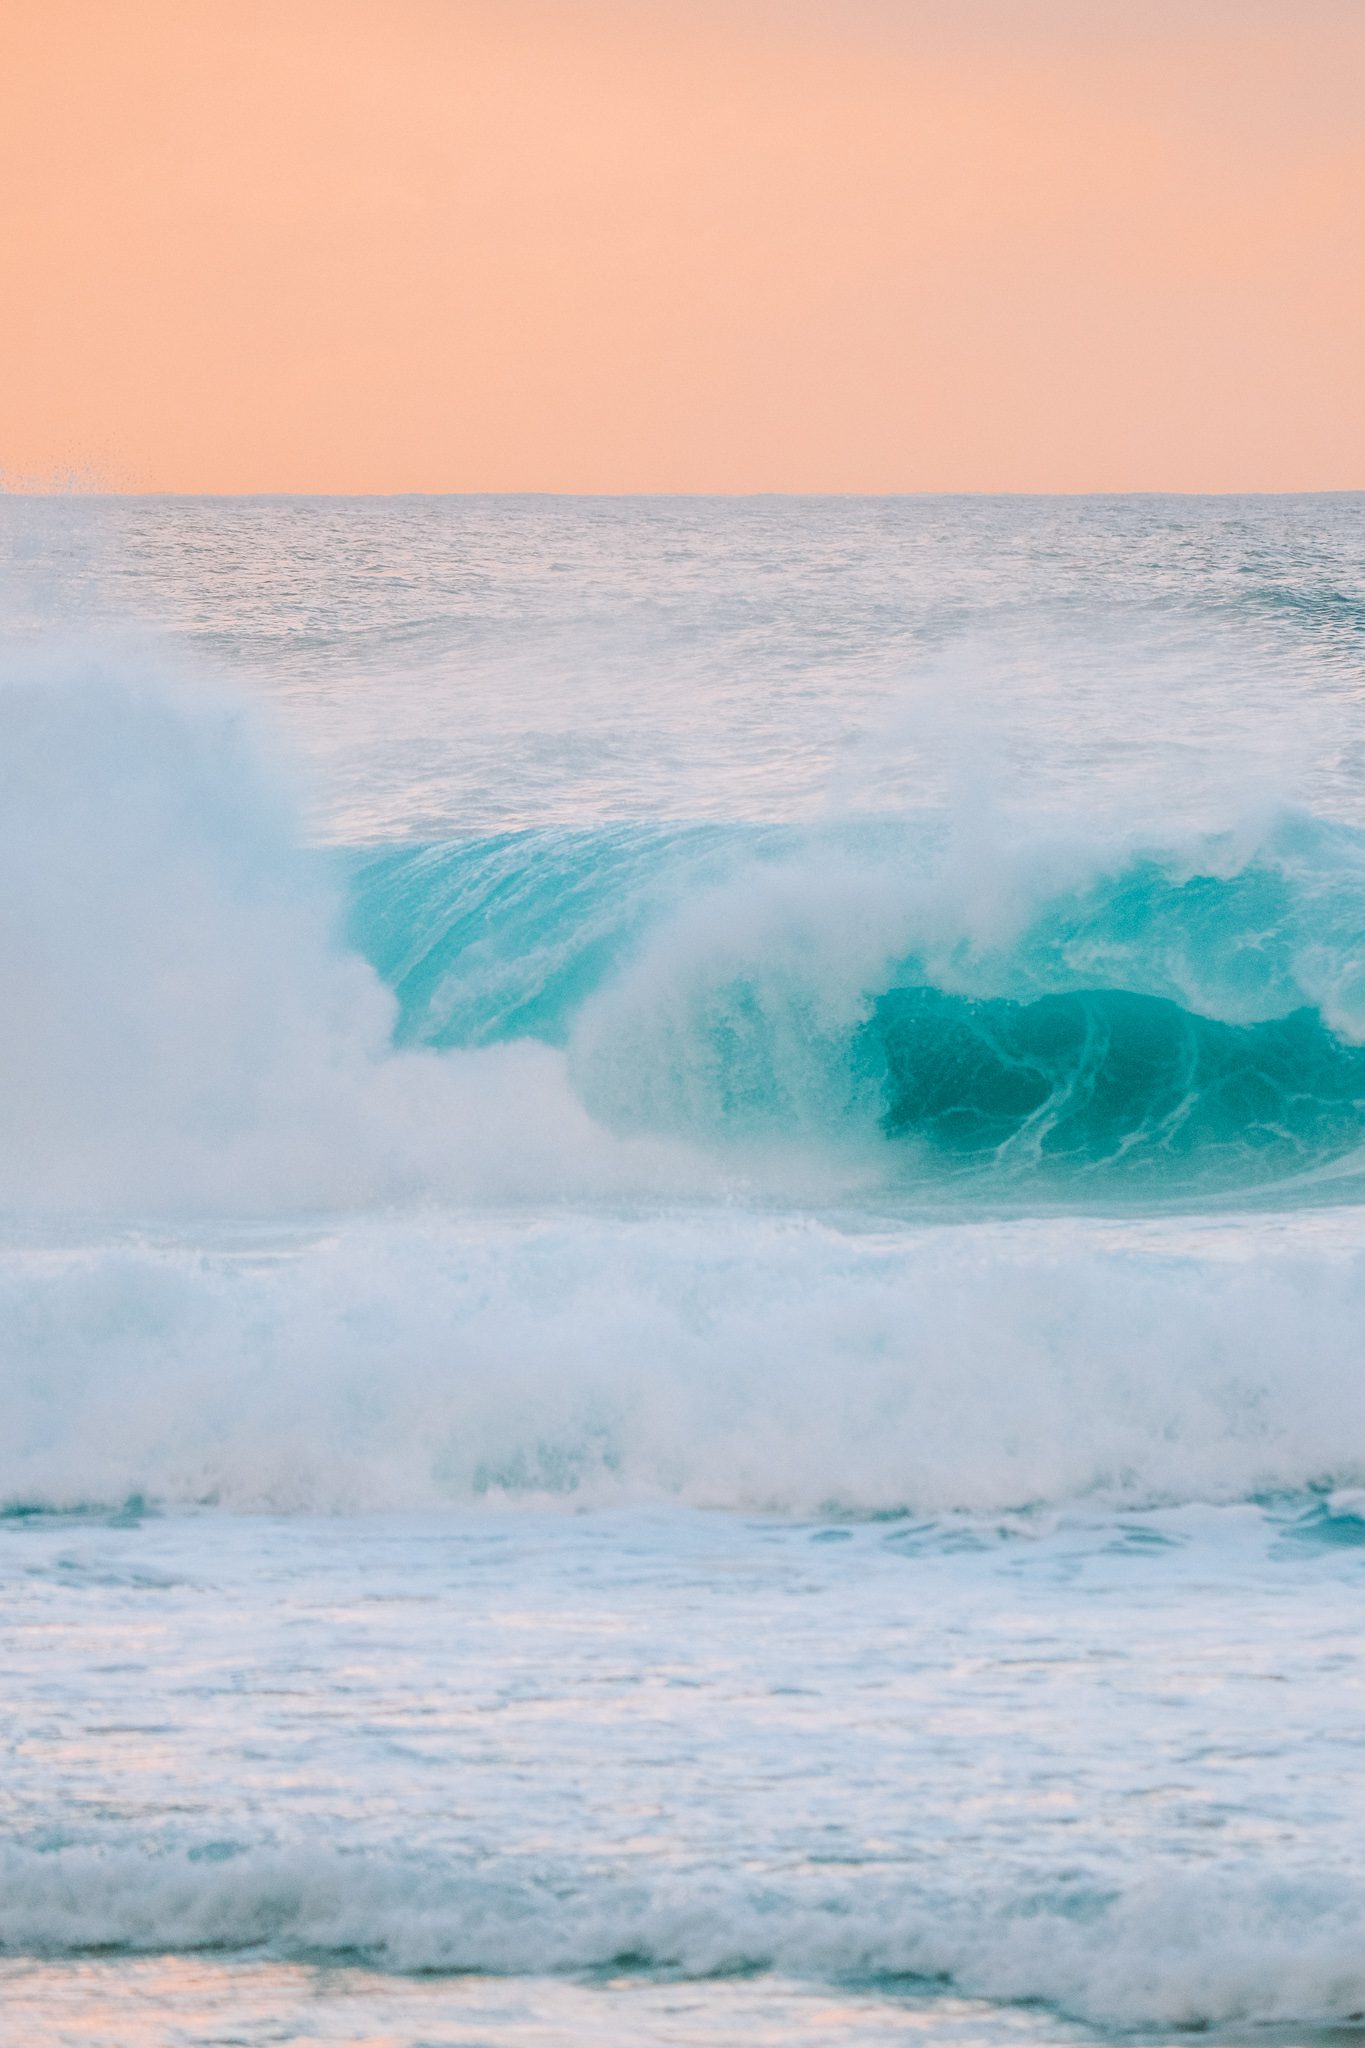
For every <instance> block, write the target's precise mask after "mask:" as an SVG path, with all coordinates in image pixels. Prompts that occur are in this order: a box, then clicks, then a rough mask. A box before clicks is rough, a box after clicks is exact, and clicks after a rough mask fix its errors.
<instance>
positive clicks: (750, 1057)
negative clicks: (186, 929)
mask: <svg viewBox="0 0 1365 2048" xmlns="http://www.w3.org/2000/svg"><path fill="white" fill-rule="evenodd" d="M347 883H348V890H349V904H350V936H351V939H352V941H353V943H354V944H356V945H357V946H358V947H359V949H360V950H361V951H363V952H364V953H365V954H366V955H367V957H368V958H369V959H370V960H371V961H372V963H373V964H374V965H375V966H376V967H377V968H378V970H379V972H380V973H381V974H382V975H383V977H384V978H385V979H386V981H387V982H388V983H389V985H390V986H391V988H392V989H393V991H394V993H395V995H396V997H397V999H398V1006H399V1016H398V1025H397V1034H396V1035H397V1037H398V1038H399V1040H400V1041H401V1042H403V1043H405V1044H410V1045H427V1046H432V1047H443V1048H455V1047H464V1046H480V1045H488V1044H493V1043H497V1042H500V1041H505V1040H509V1039H516V1038H532V1039H539V1040H542V1041H544V1042H546V1043H548V1044H551V1045H554V1046H558V1047H562V1048H564V1049H565V1051H566V1053H567V1056H568V1060H569V1068H570V1072H571V1075H572V1076H573V1078H574V1080H575V1082H576V1084H577V1086H578V1088H579V1090H580V1092H581V1094H582V1096H583V1099H584V1100H585V1102H586V1104H587V1106H588V1107H589V1108H590V1110H592V1112H593V1113H594V1114H595V1115H596V1116H597V1117H599V1119H600V1120H602V1121H603V1122H605V1123H606V1124H608V1125H609V1126H610V1127H612V1128H615V1129H618V1130H621V1131H628V1132H644V1131H649V1132H656V1133H666V1134H669V1135H674V1136H681V1137H684V1138H687V1139H690V1140H692V1141H694V1142H695V1141H701V1142H704V1143H709V1144H716V1145H726V1144H730V1145H744V1144H748V1143H753V1142H761V1143H763V1144H765V1145H768V1146H771V1145H774V1144H782V1143H792V1144H799V1145H801V1146H803V1147H806V1148H809V1147H810V1146H812V1145H815V1146H819V1145H826V1146H831V1147H836V1148H838V1149H840V1150H841V1151H843V1152H850V1151H853V1152H859V1153H861V1155H862V1156H864V1157H866V1156H868V1155H869V1154H870V1153H872V1152H876V1154H877V1156H878V1157H879V1159H880V1160H881V1162H882V1164H883V1165H884V1167H885V1170H886V1171H887V1172H888V1173H889V1174H891V1175H892V1176H893V1177H894V1178H895V1179H897V1180H899V1181H900V1182H903V1183H914V1182H921V1183H930V1184H933V1183H938V1182H942V1181H950V1182H951V1183H952V1184H953V1185H954V1186H955V1187H956V1188H958V1189H963V1188H970V1187H981V1188H984V1189H986V1190H987V1191H989V1192H993V1193H998V1192H1000V1191H1002V1190H1003V1189H1006V1188H1008V1189H1011V1190H1016V1191H1018V1190H1020V1189H1026V1188H1027V1187H1028V1186H1030V1185H1032V1184H1035V1183H1042V1184H1045V1185H1046V1186H1047V1187H1048V1188H1050V1189H1051V1190H1053V1191H1054V1192H1058V1193H1061V1194H1063V1195H1064V1194H1065V1193H1066V1192H1067V1191H1068V1190H1070V1189H1079V1188H1091V1189H1103V1190H1104V1191H1105V1193H1106V1194H1110V1195H1117V1196H1122V1195H1123V1194H1124V1193H1125V1192H1128V1191H1131V1192H1133V1193H1135V1194H1137V1193H1140V1194H1142V1195H1143V1196H1144V1197H1151V1196H1152V1195H1154V1194H1155V1195H1160V1194H1163V1193H1168V1194H1171V1195H1181V1194H1184V1193H1186V1192H1189V1191H1192V1190H1200V1191H1205V1192H1207V1191H1211V1190H1215V1189H1219V1188H1221V1189H1224V1190H1227V1191H1232V1192H1235V1191H1237V1190H1239V1189H1250V1188H1254V1187H1261V1186H1265V1185H1267V1184H1269V1183H1274V1182H1280V1181H1284V1180H1293V1179H1300V1180H1305V1179H1306V1180H1309V1181H1311V1180H1312V1178H1313V1177H1314V1176H1320V1175H1321V1174H1322V1172H1323V1170H1324V1169H1327V1168H1333V1167H1336V1168H1338V1169H1339V1168H1340V1167H1341V1165H1342V1164H1343V1162H1351V1161H1352V1159H1353V1155H1354V1154H1356V1153H1357V1152H1358V1151H1360V1150H1361V1148H1362V1147H1365V1044H1363V1043H1362V1041H1365V834H1361V833H1359V832H1356V831H1353V830H1351V829H1350V828H1347V827H1344V826H1338V825H1333V824H1325V823H1323V822H1321V821H1319V820H1315V819H1313V818H1310V817H1307V816H1304V815H1301V814H1290V815H1286V816H1280V817H1278V818H1277V819H1275V820H1274V821H1273V823H1272V824H1271V825H1270V826H1269V827H1268V828H1266V829H1265V830H1264V831H1262V832H1261V833H1259V834H1257V835H1250V836H1248V837H1247V838H1246V839H1245V843H1243V842H1241V841H1239V840H1238V839H1237V838H1235V837H1234V836H1232V835H1220V836H1215V837H1209V838H1206V839H1203V840H1200V841H1198V842H1197V843H1191V844H1187V845H1184V846H1182V847H1179V848H1176V849H1171V848H1167V849H1164V850H1162V849H1157V850H1152V849H1147V850H1143V849H1137V850H1134V849H1133V848H1132V847H1128V848H1126V849H1110V850H1109V851H1107V852H1104V851H1096V850H1095V849H1093V848H1092V849H1090V850H1088V851H1086V850H1083V849H1078V848H1076V847H1074V846H1066V845H1061V844H1050V845H1049V844H1046V843H1043V842H1036V843H1034V844H1033V845H1032V846H1029V847H1018V848H1015V849H1014V850H1013V851H1012V852H1008V853H1006V852H1003V851H1000V850H996V851H995V852H988V851H987V850H985V849H983V848H981V847H976V848H971V847H966V846H964V843H963V841H962V839H961V837H960V835H958V836H955V835H954V833H953V831H952V830H951V829H950V827H949V826H947V825H946V824H944V823H942V822H927V823H921V824H917V825H907V824H905V823H903V822H896V823H862V824H859V825H857V826H852V825H842V826H830V827H827V828H824V829H822V830H814V831H812V830H798V829H796V828H792V827H779V826H761V827H747V828H746V827H724V826H698V827H662V826H660V827H648V826H611V827H603V828H600V829H596V830H592V831H573V832H569V831H549V830H546V831H529V832H520V833H504V834H499V835H496V836H493V837H490V838H483V839H471V840H468V841H462V842H451V843H449V844H444V845H439V846H389V847H381V848H377V849H373V850H371V851H369V852H367V853H366V854H364V855H362V856H360V857H353V858H352V859H351V861H350V863H349V866H348V872H347Z"/></svg>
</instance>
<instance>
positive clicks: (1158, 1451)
mask: <svg viewBox="0 0 1365 2048" xmlns="http://www.w3.org/2000/svg"><path fill="white" fill-rule="evenodd" d="M0 534H2V535H3V540H4V562H5V566H4V570H3V574H0V607H2V608H3V613H4V617H3V625H2V629H0V960H3V976H2V977H0V1660H2V1662H0V1668H3V1670H4V1672H5V1674H6V1676H5V1682H4V1695H5V1709H6V1711H5V1717H4V1718H5V1738H4V1739H5V1753H6V1768H5V1770H4V1772H3V1774H0V2029H3V2027H5V2026H8V2027H10V2028H11V2029H12V2032H13V2038H15V2039H16V2040H23V2041H24V2042H25V2043H26V2044H28V2043H33V2044H37V2048H45V2044H53V2048H55V2044H57V2043H59V2042H63V2043H64V2042H67V2041H70V2040H75V2039H88V2038H97V2039H110V2040H118V2041H121V2042H122V2041H127V2042H137V2043H146V2044H149V2048H151V2044H154V2048H186V2044H204V2043H208V2042H211V2041H212V2042H217V2041H221V2040H224V2039H227V2038H231V2039H232V2040H234V2041H240V2042H243V2043H249V2044H252V2048H256V2044H265V2043H267V2042H279V2041H296V2040H297V2041H305V2040H306V2041H353V2040H357V2039H366V2040H370V2039H373V2040H376V2041H378V2040H384V2041H386V2042H387V2041H392V2042H402V2043H412V2044H416V2043H418V2042H421V2043H424V2044H437V2043H441V2044H445V2043H456V2042H459V2043H473V2042H476V2041H477V2042H493V2041H496V2042H499V2043H506V2044H509V2048H511V2044H515V2048H522V2044H526V2048H530V2044H532V2043H544V2042H547V2041H559V2040H564V2041H569V2040H580V2039H587V2038H592V2039H600V2040H602V2041H608V2042H610V2041H615V2040H620V2041H622V2042H625V2041H629V2042H632V2043H653V2042H659V2043H664V2042H668V2043H684V2042H686V2043H690V2042H693V2041H695V2042H698V2043H700V2042H728V2041H733V2040H738V2039H744V2040H750V2039H752V2040H756V2041H773V2042H778V2041H781V2042H787V2041H793V2040H799V2039H802V2038H805V2037H807V2036H809V2037H810V2038H813V2039H814V2038H818V2039H820V2040H821V2041H837V2042H847V2043H858V2044H862V2043H873V2042H878V2043H880V2042H884V2041H891V2040H900V2039H903V2038H905V2037H906V2036H907V2035H909V2034H911V2033H916V2034H920V2035H927V2036H929V2037H930V2038H932V2039H934V2040H936V2041H938V2040H944V2041H961V2042H963V2043H967V2042H971V2043H978V2042H979V2043H983V2044H995V2043H1000V2042H1005V2041H1027V2042H1031V2043H1032V2042H1040V2043H1041V2042H1061V2041H1067V2042H1070V2041H1077V2042H1084V2041H1094V2040H1096V2039H1110V2038H1114V2037H1118V2036H1124V2037H1134V2038H1138V2039H1141V2040H1143V2041H1145V2042H1154V2041H1158V2040H1160V2041H1165V2040H1173V2039H1175V2038H1177V2037H1178V2035H1179V2034H1180V2033H1181V2031H1182V2030H1186V2029H1190V2028H1200V2029H1204V2030H1210V2029H1211V2030H1213V2031H1214V2032H1215V2033H1217V2034H1219V2035H1221V2036H1223V2037H1226V2038H1234V2037H1235V2038H1237V2039H1239V2040H1240V2039H1245V2038H1249V2037H1250V2036H1251V2034H1253V2033H1254V2034H1255V2035H1256V2037H1257V2038H1273V2039H1274V2040H1276V2041H1277V2042H1285V2041H1288V2040H1295V2041H1297V2040H1308V2039H1316V2038H1323V2039H1325V2038H1326V2036H1327V2034H1328V2032H1332V2033H1333V2034H1334V2036H1335V2034H1336V2033H1337V2032H1338V2031H1339V2030H1340V2029H1341V2028H1343V2027H1350V2026H1353V2025H1355V2024H1357V2023H1358V2022H1360V2020H1361V2016H1362V2015H1365V1875H1363V1874H1362V1871H1361V1867H1360V1859H1359V1852H1358V1844H1359V1840H1360V1835H1361V1828H1362V1824H1365V1792H1362V1790H1361V1785H1362V1777H1361V1772H1360V1768H1359V1765H1360V1743H1361V1737H1360V1733H1359V1727H1358V1703H1359V1699H1360V1695H1361V1688H1362V1685H1365V1658H1363V1657H1362V1653H1361V1650H1360V1645H1359V1613H1360V1602H1361V1598H1362V1595H1363V1594H1365V1351H1363V1349H1362V1344H1363V1341H1365V1340H1363V1339H1362V1332H1363V1331H1365V1210H1362V1206H1361V1204H1362V1200H1363V1199H1365V733H1362V727H1361V704H1362V692H1363V691H1365V499H1362V498H1359V497H1334V498H1297V499H1274V498H1266V499H1246V500H1239V499H1210V500H1192V499H1169V500H1167V499H1159V498H1157V499H1151V498H1149V499H1093V500H1046V499H1038V500H1008V499H1000V500H990V499H944V500H933V499H918V500H897V501H873V500H869V501H859V500H781V499H763V500H752V501H744V500H732V501H705V500H678V501H671V500H641V501H631V500H566V499H544V500H538V499H450V500H443V499H412V500H404V499H394V500H354V501H344V500H118V501H112V500H110V501H102V500H96V499H80V498H71V499H48V500H36V499H33V500H26V499H22V498H8V499H0ZM225 2029H226V2030H227V2031H225Z"/></svg>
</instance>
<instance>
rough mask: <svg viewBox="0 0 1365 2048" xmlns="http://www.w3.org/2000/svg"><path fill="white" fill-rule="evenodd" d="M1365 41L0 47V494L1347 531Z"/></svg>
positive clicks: (1345, 11) (491, 12) (117, 8)
mask: <svg viewBox="0 0 1365 2048" xmlns="http://www.w3.org/2000/svg"><path fill="white" fill-rule="evenodd" d="M1362 79H1365V0H1293V4H1289V0H118V4H117V5H113V4H110V0H0V480H3V482H4V483H6V484H7V485H8V486H9V487H11V488H53V487H57V488H69V487H72V486H75V487H85V488H96V489H110V490H123V489H128V490H155V491H204V492H251V491H301V492H313V491H317V492H366V491H374V492H389V491H484V490H489V491H523V490H532V491H541V490H544V491H587V492H599V491H601V492H634V491H645V492H654V491H665V492H671V491H720V492H748V491H831V492H843V491H856V492H864V491H865V492H883V491H889V492H898V491H957V490H964V491H983V490H984V491H1090V490H1210V491H1237V490H1295V489H1354V488H1361V487H1365V396H1363V395H1362V366H1363V365H1365V92H1362V90H1361V81H1362Z"/></svg>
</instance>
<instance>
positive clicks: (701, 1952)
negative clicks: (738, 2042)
mask: <svg viewBox="0 0 1365 2048" xmlns="http://www.w3.org/2000/svg"><path fill="white" fill-rule="evenodd" d="M1363 1913H1365V1897H1362V1894H1361V1889H1360V1886H1359V1884H1358V1883H1357V1882H1354V1881H1350V1880H1346V1879H1344V1878H1343V1877H1342V1876H1341V1875H1340V1874H1337V1875H1335V1876H1329V1875H1326V1874H1324V1875H1323V1876H1322V1877H1320V1878H1317V1879H1314V1878H1311V1877H1307V1876H1304V1875H1303V1874H1301V1873H1295V1874H1290V1873H1285V1874H1282V1875H1279V1876H1272V1875H1269V1874H1268V1873H1267V1872H1266V1871H1265V1870H1264V1868H1263V1867H1261V1866H1256V1867H1247V1868H1245V1869H1244V1870H1241V1871H1238V1870H1236V1869H1235V1868H1234V1869H1230V1868H1229V1867H1228V1866H1227V1865H1226V1864H1220V1865H1219V1866H1218V1868H1217V1870H1216V1871H1211V1872H1208V1873H1206V1874H1202V1875H1201V1874H1200V1873H1198V1872H1195V1871H1191V1870H1190V1869H1189V1868H1188V1867H1185V1868H1176V1869H1168V1870H1161V1869H1155V1870H1152V1869H1148V1870H1146V1871H1142V1870H1139V1871H1138V1872H1136V1873H1134V1874H1133V1875H1131V1876H1130V1877H1128V1878H1127V1879H1126V1880H1125V1881H1122V1882H1120V1883H1118V1884H1104V1883H1095V1882H1092V1883H1087V1882H1086V1880H1085V1879H1084V1878H1083V1877H1082V1876H1080V1875H1079V1874H1078V1873H1076V1872H1074V1871H1071V1872H1063V1873H1057V1874H1056V1875H1055V1876H1053V1877H1052V1878H1051V1879H1050V1880H1049V1878H1048V1876H1047V1875H1046V1874H1040V1875H1038V1876H1037V1877H1036V1878H1035V1880H1034V1882H1032V1883H1031V1884H1029V1885H1028V1886H1027V1887H1024V1886H1022V1885H1021V1887H1020V1889H1019V1891H1018V1893H1017V1895H1014V1896H1011V1895H1010V1894H1009V1892H1008V1890H1005V1889H1003V1888H1002V1892H1001V1894H1000V1895H998V1896H996V1897H994V1898H991V1897H983V1896H982V1895H981V1893H980V1891H979V1890H975V1891H972V1892H968V1890H967V1889H966V1888H965V1887H964V1888H963V1890H962V1892H961V1893H959V1894H954V1893H953V1892H951V1891H949V1892H947V1893H943V1892H939V1893H938V1894H935V1893H934V1892H933V1891H931V1890H929V1889H928V1888H927V1887H926V1886H925V1885H924V1884H923V1882H922V1881H921V1882H920V1883H916V1882H914V1881H912V1880H903V1881H900V1882H897V1881H896V1880H895V1879H894V1878H891V1877H880V1878H878V1879H876V1880H872V1879H869V1877H868V1875H867V1873H866V1872H859V1873H857V1874H856V1876H850V1878H849V1879H848V1880H847V1881H846V1882H845V1883H843V1884H842V1885H841V1884H840V1883H839V1881H838V1880H837V1878H833V1877H827V1878H825V1879H824V1880H823V1881H818V1882H811V1881H807V1882H805V1883H802V1882H800V1881H799V1880H797V1881H789V1882H787V1883H786V1884H783V1883H782V1882H781V1881H779V1880H773V1881H771V1882H769V1883H767V1884H763V1883H760V1882H759V1881H758V1880H756V1879H750V1880H749V1881H748V1882H746V1881H745V1880H744V1879H743V1878H742V1877H738V1876H735V1875H733V1874H730V1873H720V1872H717V1871H714V1870H706V1871H702V1872H698V1873H695V1874H689V1873H687V1872H679V1873H677V1874H675V1875H672V1876H670V1877H668V1878H663V1879H655V1880H654V1881H653V1882H650V1881H649V1880H647V1879H644V1878H639V1877H635V1878H625V1877H622V1876H616V1877H611V1876H608V1875H606V1874H605V1873H602V1872H598V1871H592V1872H584V1873H580V1874H579V1876H578V1879H577V1881H575V1879H574V1875H573V1873H572V1872H566V1871H564V1870H561V1869H546V1870H537V1869H535V1868H534V1867H526V1864H525V1863H524V1862H519V1861H518V1860H517V1859H515V1858H508V1859H505V1860H504V1861H501V1862H498V1861H492V1862H489V1861H484V1862H481V1863H479V1864H477V1865H475V1864H474V1863H472V1862H471V1863H470V1864H469V1865H467V1866H464V1867H460V1866H453V1867H452V1866H450V1865H446V1866H439V1865H438V1866H436V1867H433V1866H431V1865H430V1864H428V1863H426V1862H424V1861H421V1860H419V1859H412V1860H410V1861H407V1862H404V1861H402V1860H400V1859H397V1858H394V1857H387V1858H384V1857H380V1858H375V1857H367V1856H362V1855H347V1854H345V1853H338V1852H335V1851H333V1852H330V1853H329V1852H326V1851H312V1852H305V1851H302V1850H296V1851H288V1850H275V1851H261V1850H255V1851H249V1852H245V1853H239V1852H235V1851H234V1849H233V1846H232V1845H231V1844H224V1843H214V1844H209V1845H206V1846H205V1848H204V1849H203V1850H200V1851H198V1852H194V1851H191V1852H190V1853H189V1854H182V1855H179V1856H176V1855H166V1854H163V1855H159V1856H149V1855H148V1854H147V1853H146V1852H145V1851H143V1850H137V1851H124V1852H119V1851H100V1850H98V1849H63V1850H48V1851H36V1852H35V1851H26V1850H17V1849H10V1850H7V1851H5V1852H4V1854H3V1855H0V1953H4V1952H8V1953H11V1954H14V1953H19V1954H36V1955H48V1956H61V1955H73V1954H74V1955H80V1954H82V1953H87V1952H90V1951H92V1950H93V1951H97V1952H99V1953H102V1954H111V1953H112V1954H149V1953H159V1952H165V1951H171V1950H174V1951H178V1952H182V1953H183V1952H194V1951H196V1950H198V1951H203V1950H207V1951H211V1952H213V1953H217V1954H227V1955H242V1954H246V1955H251V1956H256V1957H270V1958H284V1959H299V1960H303V1961H308V1962H313V1963H316V1962H326V1961H334V1962H335V1961H340V1962H351V1963H355V1962H365V1963H368V1964H370V1965H372V1966H378V1967H380V1968H383V1969H388V1970H391V1971H398V1972H429V1971H461V1972H466V1971H479V1972H483V1973H488V1974H493V1975H509V1974H518V1973H527V1972H534V1973H538V1974H540V1973H547V1972H548V1973H564V1972H571V1973H575V1974H577V1973H582V1972H587V1971H597V1970H612V1971H614V1972H619V1971H621V1970H622V1969H632V1970H640V1971H663V1972H667V1973H669V1974H670V1975H673V1976H684V1977H691V1978H706V1977H714V1976H723V1975H733V1974H735V1973H736V1972H738V1971H746V1972H749V1971H754V1970H779V1971H783V1972H784V1973H787V1974H788V1975H790V1976H793V1977H796V1978H801V1979H805V1980H806V1981H814V1982H824V1983H834V1984H840V1985H845V1986H849V1987H854V1986H859V1987H864V1986H872V1985H882V1986H885V1985H888V1984H892V1985H894V1984H900V1985H902V1986H906V1987H909V1986H915V1985H917V1986H919V1987H926V1986H935V1987H938V1988H943V1989H952V1990H955V1991H957V1992H958V1993H966V1994H968V1995H972V1996H978V1997H985V1998H990V1999H993V2000H1009V2001H1014V2002H1025V2003H1038V2004H1043V2005H1046V2006H1050V2007H1052V2008H1053V2009H1054V2010H1057V2011H1060V2012H1062V2013H1065V2014H1067V2015H1069V2016H1071V2017H1074V2018H1077V2019H1083V2020H1088V2021H1090V2022H1092V2023H1094V2024H1098V2025H1101V2026H1124V2027H1138V2026H1142V2025H1144V2024H1145V2025H1162V2026H1178V2027H1205V2026H1209V2025H1215V2024H1228V2023H1233V2022H1238V2021H1241V2022H1258V2021H1275V2020H1284V2021H1294V2022H1296V2023H1298V2024H1299V2025H1302V2024H1304V2023H1305V2022H1313V2021H1316V2022H1320V2023H1324V2024H1329V2023H1331V2022H1333V2021H1338V2022H1341V2021H1347V2020H1357V2019H1358V2018H1359V2017H1360V2013H1361V2010H1362V2008H1365V1964H1363V1963H1362V1960H1361V1952H1360V1927H1361V1920H1362V1914H1363Z"/></svg>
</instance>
